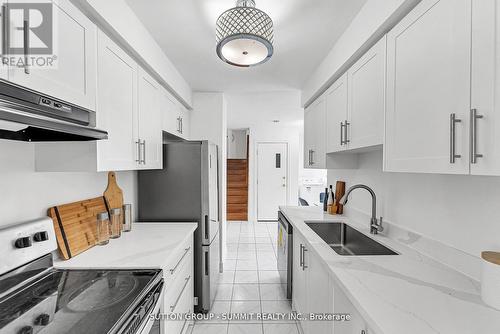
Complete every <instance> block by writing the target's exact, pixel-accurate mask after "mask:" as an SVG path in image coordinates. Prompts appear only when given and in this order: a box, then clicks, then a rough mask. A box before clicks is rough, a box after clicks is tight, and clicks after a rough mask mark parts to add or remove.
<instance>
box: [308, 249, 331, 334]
mask: <svg viewBox="0 0 500 334" xmlns="http://www.w3.org/2000/svg"><path fill="white" fill-rule="evenodd" d="M306 253H309V252H308V251H307V252H306ZM306 265H307V289H308V291H307V296H308V301H307V305H308V306H307V312H309V313H314V314H325V313H330V314H332V313H333V287H332V285H331V284H330V276H329V274H328V272H327V271H326V270H325V264H324V263H323V262H321V260H320V259H319V258H318V256H317V255H315V254H308V255H307V263H306ZM307 329H308V331H309V333H311V334H330V333H333V321H320V320H313V319H311V321H309V322H308V324H307Z"/></svg>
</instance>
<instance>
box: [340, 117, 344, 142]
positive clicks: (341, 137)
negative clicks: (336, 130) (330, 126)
mask: <svg viewBox="0 0 500 334" xmlns="http://www.w3.org/2000/svg"><path fill="white" fill-rule="evenodd" d="M342 145H344V122H340V146H342Z"/></svg>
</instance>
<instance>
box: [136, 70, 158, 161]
mask: <svg viewBox="0 0 500 334" xmlns="http://www.w3.org/2000/svg"><path fill="white" fill-rule="evenodd" d="M160 97H161V90H160V85H159V84H158V83H157V82H156V81H155V80H154V79H153V78H152V77H151V76H150V75H149V74H147V73H146V72H145V71H144V70H143V69H142V68H139V73H138V108H137V109H138V117H137V121H138V132H139V140H138V142H139V148H140V149H139V153H140V157H139V168H141V169H160V168H161V167H162V163H163V160H162V142H163V137H162V122H161V119H162V117H161V106H160Z"/></svg>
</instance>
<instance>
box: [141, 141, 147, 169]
mask: <svg viewBox="0 0 500 334" xmlns="http://www.w3.org/2000/svg"><path fill="white" fill-rule="evenodd" d="M140 145H141V146H142V164H144V165H145V164H146V139H144V140H143V141H142V144H140Z"/></svg>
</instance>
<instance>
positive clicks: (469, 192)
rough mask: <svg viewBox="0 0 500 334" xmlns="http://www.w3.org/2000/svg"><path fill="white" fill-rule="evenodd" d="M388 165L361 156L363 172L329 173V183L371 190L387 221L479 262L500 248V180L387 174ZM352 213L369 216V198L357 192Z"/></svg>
mask: <svg viewBox="0 0 500 334" xmlns="http://www.w3.org/2000/svg"><path fill="white" fill-rule="evenodd" d="M382 164H383V159H382V152H381V151H376V152H369V153H364V154H360V156H359V166H358V167H359V169H356V170H329V171H328V183H329V184H335V181H336V180H339V179H340V180H344V181H346V182H347V187H350V186H352V185H354V184H356V183H363V184H366V185H369V186H371V187H372V188H373V189H374V190H375V192H376V194H377V200H378V210H377V212H378V214H379V216H384V220H386V221H390V222H391V223H393V224H396V225H398V226H401V227H402V228H404V229H407V230H410V231H414V232H417V233H419V234H422V235H424V236H426V237H428V238H431V239H434V240H436V241H439V242H441V243H444V244H446V245H448V246H451V247H454V248H457V249H459V250H462V251H464V252H466V253H469V254H471V255H474V256H476V257H479V256H480V252H481V251H483V250H489V249H491V250H499V249H500V238H499V236H500V223H499V221H500V178H499V177H482V176H462V175H435V174H408V173H383V172H382ZM350 208H351V209H352V208H354V209H357V210H359V211H362V212H364V213H369V212H370V210H371V199H370V196H369V195H368V193H367V192H364V191H362V190H357V191H355V192H353V193H352V197H351V198H350V199H349V203H348V204H347V206H346V214H347V215H349V209H350ZM367 224H368V223H367Z"/></svg>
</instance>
